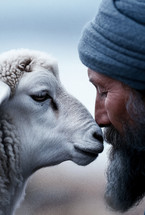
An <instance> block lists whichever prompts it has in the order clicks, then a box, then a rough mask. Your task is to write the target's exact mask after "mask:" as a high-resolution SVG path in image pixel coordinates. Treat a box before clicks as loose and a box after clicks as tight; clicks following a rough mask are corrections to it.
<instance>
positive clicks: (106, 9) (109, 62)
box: [78, 0, 145, 90]
mask: <svg viewBox="0 0 145 215" xmlns="http://www.w3.org/2000/svg"><path fill="white" fill-rule="evenodd" d="M78 51H79V56H80V59H81V61H82V63H83V64H85V65H86V66H87V67H88V68H90V69H92V70H94V71H96V72H99V73H102V74H105V75H107V76H109V77H111V78H114V79H116V80H119V81H121V82H123V83H125V84H127V85H129V86H130V87H132V88H134V89H137V90H145V0H102V3H101V5H100V8H99V10H98V13H97V15H96V17H95V19H93V20H92V21H90V22H89V23H88V24H87V25H86V26H85V28H84V29H83V32H82V35H81V38H80V41H79V45H78Z"/></svg>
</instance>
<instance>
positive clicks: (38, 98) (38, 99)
mask: <svg viewBox="0 0 145 215" xmlns="http://www.w3.org/2000/svg"><path fill="white" fill-rule="evenodd" d="M31 98H32V99H33V100H34V101H36V102H44V101H45V100H47V99H51V100H52V97H51V96H50V95H49V94H48V92H41V93H38V94H35V95H31Z"/></svg>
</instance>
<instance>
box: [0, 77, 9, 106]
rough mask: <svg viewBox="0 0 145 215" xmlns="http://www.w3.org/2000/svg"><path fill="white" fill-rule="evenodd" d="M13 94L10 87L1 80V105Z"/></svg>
mask: <svg viewBox="0 0 145 215" xmlns="http://www.w3.org/2000/svg"><path fill="white" fill-rule="evenodd" d="M10 94H11V89H10V87H9V86H8V85H7V84H5V83H4V82H3V81H1V80H0V105H1V104H2V103H3V102H4V101H6V100H8V99H9V97H10Z"/></svg>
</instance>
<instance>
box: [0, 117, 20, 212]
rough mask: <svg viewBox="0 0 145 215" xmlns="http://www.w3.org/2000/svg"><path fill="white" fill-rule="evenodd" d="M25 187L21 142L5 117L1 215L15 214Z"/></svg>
mask: <svg viewBox="0 0 145 215" xmlns="http://www.w3.org/2000/svg"><path fill="white" fill-rule="evenodd" d="M23 187H24V179H23V177H22V173H21V164H20V141H19V139H18V137H17V135H16V130H15V126H14V125H13V124H12V121H11V120H10V119H9V118H8V117H5V118H4V119H0V215H12V214H13V210H14V208H15V206H16V204H17V201H18V199H19V198H20V196H21V193H22V190H23Z"/></svg>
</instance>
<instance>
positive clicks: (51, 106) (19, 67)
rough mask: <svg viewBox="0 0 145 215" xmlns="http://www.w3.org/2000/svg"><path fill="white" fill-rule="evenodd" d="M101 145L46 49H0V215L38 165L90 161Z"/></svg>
mask: <svg viewBox="0 0 145 215" xmlns="http://www.w3.org/2000/svg"><path fill="white" fill-rule="evenodd" d="M102 150H103V139H102V132H101V129H100V128H99V126H98V125H97V124H96V122H95V120H94V119H93V117H92V116H91V114H90V113H89V112H88V111H87V110H86V108H85V107H84V106H83V105H82V104H81V103H80V102H79V101H78V100H77V99H75V98H74V97H73V96H71V95H69V94H68V93H67V92H66V90H65V89H64V88H63V86H62V84H61V82H60V79H59V75H58V68H57V64H56V61H55V60H54V59H52V58H51V57H50V56H48V55H47V54H45V53H41V52H37V51H31V50H23V49H22V50H12V51H10V52H7V53H4V54H2V55H0V172H1V177H0V198H1V201H0V215H4V214H7V215H10V214H13V211H14V209H15V207H16V205H17V202H18V200H19V199H20V196H21V194H22V190H23V187H24V185H25V183H26V181H27V179H28V177H29V176H30V175H31V174H33V173H34V172H35V171H36V170H38V169H40V168H41V167H46V166H51V165H56V164H59V163H61V162H63V161H66V160H72V161H73V162H75V163H77V164H79V165H87V164H89V163H90V162H92V161H93V160H94V159H95V158H96V157H97V156H98V154H99V153H100V152H102Z"/></svg>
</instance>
